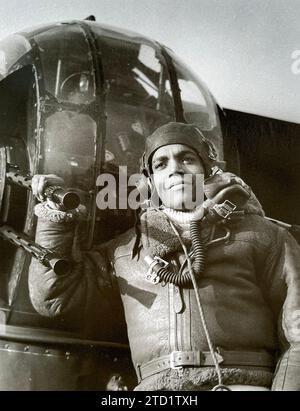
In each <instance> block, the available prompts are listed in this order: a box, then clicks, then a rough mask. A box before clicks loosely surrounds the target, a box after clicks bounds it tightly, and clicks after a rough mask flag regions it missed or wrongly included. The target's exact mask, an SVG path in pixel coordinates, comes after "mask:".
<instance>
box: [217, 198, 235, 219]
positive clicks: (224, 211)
mask: <svg viewBox="0 0 300 411" xmlns="http://www.w3.org/2000/svg"><path fill="white" fill-rule="evenodd" d="M212 209H213V211H214V212H215V213H216V214H217V215H218V216H219V217H220V218H222V219H226V218H228V217H229V216H230V214H231V213H233V211H234V210H235V209H236V205H235V204H233V203H232V202H231V201H229V200H225V201H224V203H222V204H216V205H215V206H213V208H212Z"/></svg>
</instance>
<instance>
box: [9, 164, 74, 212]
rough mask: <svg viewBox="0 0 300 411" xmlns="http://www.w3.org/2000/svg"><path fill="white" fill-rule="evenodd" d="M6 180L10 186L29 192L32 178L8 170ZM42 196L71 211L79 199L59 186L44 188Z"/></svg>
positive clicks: (72, 192) (70, 191)
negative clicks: (13, 185)
mask: <svg viewBox="0 0 300 411" xmlns="http://www.w3.org/2000/svg"><path fill="white" fill-rule="evenodd" d="M6 178H7V180H8V182H10V183H12V184H16V185H18V186H20V187H24V188H26V189H27V190H31V181H32V178H31V177H30V176H26V175H25V176H24V175H22V174H21V173H19V172H18V171H12V170H10V171H8V172H7V173H6ZM44 194H45V196H46V197H47V198H49V199H50V200H52V201H54V202H55V203H57V204H60V205H62V206H64V207H65V208H66V209H67V210H73V209H74V208H77V207H78V206H79V205H80V197H79V195H78V194H77V193H76V192H75V191H72V190H65V189H64V188H62V187H59V186H48V187H46V188H45V191H44Z"/></svg>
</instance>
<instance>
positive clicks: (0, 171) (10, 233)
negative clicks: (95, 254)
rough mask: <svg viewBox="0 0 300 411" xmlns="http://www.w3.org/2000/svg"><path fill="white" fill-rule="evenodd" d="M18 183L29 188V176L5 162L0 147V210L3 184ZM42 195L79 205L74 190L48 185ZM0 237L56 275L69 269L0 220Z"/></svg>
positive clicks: (70, 206)
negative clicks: (19, 248)
mask: <svg viewBox="0 0 300 411" xmlns="http://www.w3.org/2000/svg"><path fill="white" fill-rule="evenodd" d="M6 184H9V185H11V184H12V185H18V186H20V187H24V188H26V189H27V190H31V176H27V175H22V174H21V173H20V172H19V169H18V167H17V166H15V165H11V164H9V163H8V162H7V157H6V149H5V147H1V148H0V211H1V208H2V203H3V201H4V198H5V186H6ZM44 195H45V196H46V197H47V198H49V199H51V200H52V201H54V202H56V203H58V204H60V205H62V206H64V207H65V209H74V208H77V207H78V206H79V203H80V199H79V196H78V194H77V193H76V192H74V191H72V190H65V189H63V188H61V187H59V186H48V187H46V189H45V192H44ZM4 220H5V218H4ZM0 237H1V238H2V239H4V240H6V241H9V242H11V243H12V244H14V245H16V246H17V247H21V248H23V249H24V250H25V251H27V252H28V253H30V254H31V255H32V256H33V257H34V258H36V259H38V260H39V261H40V262H41V263H42V264H44V265H45V266H47V267H49V268H52V269H53V270H54V272H55V273H56V274H57V275H64V274H67V273H68V272H69V271H70V262H69V261H68V260H67V259H65V258H61V257H60V256H57V255H56V254H55V253H54V252H53V251H51V250H47V249H46V248H44V247H42V246H40V245H39V244H37V243H35V242H34V241H32V240H31V239H30V238H29V237H28V236H26V235H25V234H23V233H22V234H21V233H18V232H16V231H15V230H14V228H12V227H10V226H8V225H6V224H5V222H1V221H0Z"/></svg>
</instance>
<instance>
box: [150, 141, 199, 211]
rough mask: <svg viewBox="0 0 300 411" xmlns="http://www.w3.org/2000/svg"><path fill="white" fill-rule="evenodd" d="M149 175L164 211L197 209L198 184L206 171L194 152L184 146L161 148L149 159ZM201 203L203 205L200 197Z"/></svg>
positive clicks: (173, 145) (176, 145)
mask: <svg viewBox="0 0 300 411" xmlns="http://www.w3.org/2000/svg"><path fill="white" fill-rule="evenodd" d="M152 172H153V176H152V180H153V183H154V186H155V189H156V192H157V194H158V196H159V198H160V199H161V201H162V203H163V205H164V206H165V207H168V208H173V209H175V210H181V211H187V210H190V209H192V208H194V207H195V205H199V204H195V200H196V198H198V197H199V196H197V195H196V194H197V193H196V191H197V184H199V181H201V182H202V183H203V180H204V173H205V169H204V166H203V164H202V162H201V160H200V158H199V156H198V154H197V153H196V152H195V151H194V150H193V149H191V148H190V147H188V146H186V145H184V144H170V145H168V146H164V147H160V148H159V149H158V150H156V151H155V153H154V155H153V158H152ZM199 177H200V179H199ZM198 188H199V187H198ZM200 188H201V193H203V187H200ZM200 199H201V200H200V201H201V203H202V201H203V196H202V195H200ZM198 202H199V199H198Z"/></svg>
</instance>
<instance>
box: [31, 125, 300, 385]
mask: <svg viewBox="0 0 300 411" xmlns="http://www.w3.org/2000/svg"><path fill="white" fill-rule="evenodd" d="M217 165H218V162H217V159H216V154H215V151H214V148H213V146H212V145H211V144H210V143H209V142H208V141H207V140H206V139H205V138H204V137H203V135H202V133H201V131H200V130H199V129H198V128H197V126H195V125H187V124H183V123H169V124H167V125H164V126H162V127H160V128H159V129H157V130H156V131H155V132H154V133H153V134H152V135H151V136H150V137H148V139H147V141H146V149H145V153H144V155H143V166H142V171H143V175H144V176H145V179H146V182H147V185H148V188H149V190H150V191H151V194H152V195H153V194H155V195H154V196H153V197H152V205H151V206H150V207H148V208H147V209H146V210H145V212H144V213H143V214H142V216H141V218H140V225H139V227H138V230H134V229H132V230H129V231H128V232H127V233H125V234H123V235H121V236H120V237H119V238H117V239H115V240H112V241H110V242H109V243H108V244H104V245H102V246H100V247H98V248H95V250H93V251H91V252H89V253H86V255H83V256H82V258H81V261H79V262H77V263H76V264H74V267H73V270H72V272H71V273H70V274H68V275H65V276H57V275H55V273H54V272H53V271H52V270H48V269H47V268H45V267H44V266H42V265H41V264H40V263H38V262H36V261H33V262H32V264H31V269H30V277H29V283H30V294H31V299H32V303H33V305H34V307H35V308H36V310H37V311H38V312H40V313H41V314H42V315H48V316H62V317H63V318H64V316H67V315H68V314H69V313H73V314H74V313H76V312H80V309H81V308H82V306H83V305H84V304H86V301H89V299H90V298H93V299H96V300H97V299H98V300H99V303H100V299H101V293H100V291H99V290H98V289H97V287H96V286H95V284H97V281H98V280H99V279H101V280H102V284H103V286H105V284H106V286H110V287H118V289H119V291H120V294H121V298H122V302H123V306H124V311H125V317H126V323H127V329H128V338H129V343H130V348H131V354H132V361H133V364H134V366H135V369H136V372H137V377H138V381H139V384H138V386H137V387H136V390H210V389H221V388H222V385H224V384H226V386H227V388H229V389H232V390H238V389H240V390H268V389H271V387H272V389H274V390H284V389H294V390H296V389H300V383H299V381H300V378H299V371H298V370H299V367H298V368H297V367H296V366H295V364H297V361H298V364H299V361H300V359H299V358H300V351H299V350H300V345H299V340H300V339H299V334H300V331H299V329H298V328H297V326H298V324H299V322H300V321H299V313H300V311H299V310H300V262H299V255H300V253H299V251H300V250H299V248H298V245H297V243H296V242H295V240H294V239H293V238H292V237H291V236H290V234H289V233H288V232H287V231H285V230H284V229H281V228H278V227H277V226H276V225H274V224H273V223H271V222H269V221H267V220H266V219H265V218H264V214H263V211H262V209H261V206H260V204H259V203H258V201H257V200H256V198H255V196H254V195H253V194H251V197H250V199H249V196H248V193H249V191H248V190H247V186H246V185H245V184H244V183H243V182H242V180H240V179H238V178H236V177H235V176H233V175H232V174H230V173H221V174H220V173H218V169H217V168H216V166H217ZM212 170H214V172H215V173H216V170H217V173H216V174H215V175H212V176H211V173H212ZM201 175H202V176H203V175H204V176H205V178H208V177H210V178H209V179H208V180H206V184H205V186H204V189H205V192H206V196H207V200H206V201H205V202H203V198H202V199H200V200H199V198H198V199H197V189H198V188H199V187H198V186H197V184H199V179H197V177H199V176H201ZM187 176H189V177H190V178H186V177H187ZM59 182H60V181H59V179H58V178H56V177H55V176H35V177H34V179H33V183H32V186H33V191H34V193H35V194H36V195H37V196H38V197H39V198H41V197H42V193H43V189H44V186H45V184H46V183H49V184H53V183H59ZM198 191H199V190H198ZM198 197H199V196H198ZM200 198H201V196H200ZM191 199H192V200H193V201H191ZM234 202H235V204H234ZM52 208H53V207H52V205H51V204H50V205H49V204H45V203H41V204H39V205H38V206H37V207H36V214H37V215H38V216H39V217H40V218H39V221H38V227H37V241H38V242H39V243H40V244H41V245H43V246H45V247H51V248H52V249H54V250H55V251H56V252H60V254H62V255H68V254H70V252H71V247H72V238H73V230H74V224H72V218H71V216H70V215H67V213H65V212H64V211H61V210H55V209H52ZM74 218H75V217H74ZM70 221H71V222H70ZM195 221H196V222H195ZM204 259H205V260H206V261H204ZM77 260H78V259H77ZM204 262H205V264H204ZM108 263H109V264H108ZM98 282H99V281H98ZM128 285H129V286H130V287H131V290H133V291H131V292H130V293H129V292H128ZM91 314H92V313H91ZM101 320H102V321H105V320H104V319H101V318H100V319H99V324H100V323H101ZM278 325H279V326H278ZM280 349H281V350H283V353H284V355H283V356H282V357H281V358H280V361H279V362H278V365H277V369H276V372H275V373H274V368H275V367H274V366H275V363H276V361H277V360H278V358H279V357H278V354H279V350H280ZM289 358H292V362H290V361H289Z"/></svg>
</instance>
